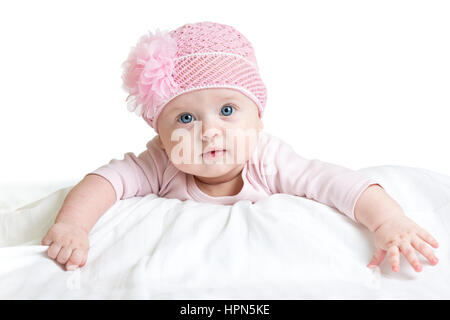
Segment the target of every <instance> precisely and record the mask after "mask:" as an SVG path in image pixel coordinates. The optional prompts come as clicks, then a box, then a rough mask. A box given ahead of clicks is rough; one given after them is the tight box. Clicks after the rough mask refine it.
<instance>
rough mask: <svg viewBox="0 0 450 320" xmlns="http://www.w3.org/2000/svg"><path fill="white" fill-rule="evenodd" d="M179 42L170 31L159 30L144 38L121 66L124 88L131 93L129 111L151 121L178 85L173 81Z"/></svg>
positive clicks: (128, 104)
mask: <svg viewBox="0 0 450 320" xmlns="http://www.w3.org/2000/svg"><path fill="white" fill-rule="evenodd" d="M176 53H177V42H176V40H175V39H174V38H172V37H171V36H170V34H169V32H167V31H162V32H161V31H159V29H157V30H156V32H155V34H152V32H150V31H149V32H148V34H147V35H144V36H142V37H141V39H140V40H139V41H138V43H137V45H136V47H133V48H132V49H131V52H130V54H129V56H128V59H127V60H126V61H125V62H124V63H123V64H122V66H123V68H124V72H123V75H122V79H123V88H124V89H125V90H126V91H127V92H128V93H129V95H128V97H127V99H126V101H127V108H128V110H129V111H131V112H133V111H134V112H135V113H136V114H137V115H139V116H144V117H147V118H152V117H153V116H154V113H155V109H156V108H157V107H158V106H159V105H160V104H161V103H163V102H164V101H165V100H166V99H167V98H168V97H170V95H171V94H173V93H174V92H176V90H177V89H178V84H177V83H176V82H175V81H174V78H173V76H172V73H173V71H174V60H173V59H174V58H175V55H176Z"/></svg>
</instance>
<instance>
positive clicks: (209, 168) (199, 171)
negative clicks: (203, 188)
mask: <svg viewBox="0 0 450 320" xmlns="http://www.w3.org/2000/svg"><path fill="white" fill-rule="evenodd" d="M175 167H176V168H177V169H178V170H180V171H182V172H184V173H186V174H191V175H194V176H199V177H204V178H217V177H221V176H224V175H226V174H228V173H230V172H231V171H233V170H234V171H236V169H238V167H239V168H240V167H242V164H235V163H234V164H225V163H224V164H220V163H213V164H196V165H175Z"/></svg>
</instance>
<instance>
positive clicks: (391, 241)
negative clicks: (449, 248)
mask: <svg viewBox="0 0 450 320" xmlns="http://www.w3.org/2000/svg"><path fill="white" fill-rule="evenodd" d="M374 236H375V247H376V250H375V253H374V255H373V258H372V261H370V263H369V264H368V267H369V268H371V267H375V266H377V265H379V264H380V263H381V262H382V261H383V259H384V257H385V255H386V252H387V253H388V257H389V261H390V263H391V266H392V270H393V271H394V272H398V271H399V270H400V253H402V254H403V255H404V256H405V257H406V259H407V260H408V262H409V263H410V264H411V265H412V266H413V268H414V270H415V271H417V272H420V271H422V265H421V264H420V262H419V259H418V258H417V255H416V252H415V250H417V251H419V252H420V253H421V254H422V255H423V256H424V257H426V258H427V259H428V261H429V262H430V263H431V265H436V264H437V263H438V259H437V258H436V256H435V255H434V253H433V251H432V250H431V249H430V248H429V247H428V246H427V244H426V243H428V244H430V245H431V246H433V247H434V248H437V247H438V245H439V244H438V242H437V241H436V240H435V239H434V238H433V237H432V236H431V235H430V234H429V233H428V232H427V231H425V230H424V229H422V228H421V227H419V226H418V225H417V224H416V223H415V222H414V221H412V220H411V219H409V218H408V217H406V216H395V217H393V218H391V219H389V220H387V221H386V222H384V223H383V224H381V226H379V227H378V228H377V230H375V232H374ZM414 249H415V250H414Z"/></svg>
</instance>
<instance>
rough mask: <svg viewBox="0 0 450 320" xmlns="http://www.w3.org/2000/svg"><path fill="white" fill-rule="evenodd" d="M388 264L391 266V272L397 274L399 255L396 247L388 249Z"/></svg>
mask: <svg viewBox="0 0 450 320" xmlns="http://www.w3.org/2000/svg"><path fill="white" fill-rule="evenodd" d="M387 254H388V258H389V262H390V263H391V266H392V271H394V272H398V271H399V270H400V253H399V251H398V247H397V246H392V247H389V249H388V250H387Z"/></svg>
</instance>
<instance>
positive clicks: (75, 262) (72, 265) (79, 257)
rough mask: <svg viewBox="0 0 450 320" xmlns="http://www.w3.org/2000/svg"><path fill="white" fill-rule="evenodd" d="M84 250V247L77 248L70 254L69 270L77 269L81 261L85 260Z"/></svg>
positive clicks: (67, 265)
mask: <svg viewBox="0 0 450 320" xmlns="http://www.w3.org/2000/svg"><path fill="white" fill-rule="evenodd" d="M84 254H85V253H84V251H83V250H82V249H79V248H77V249H75V250H73V251H72V255H71V256H70V258H69V260H68V261H67V264H66V269H67V270H75V269H76V268H78V267H79V266H80V265H81V263H82V262H83V260H84Z"/></svg>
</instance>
